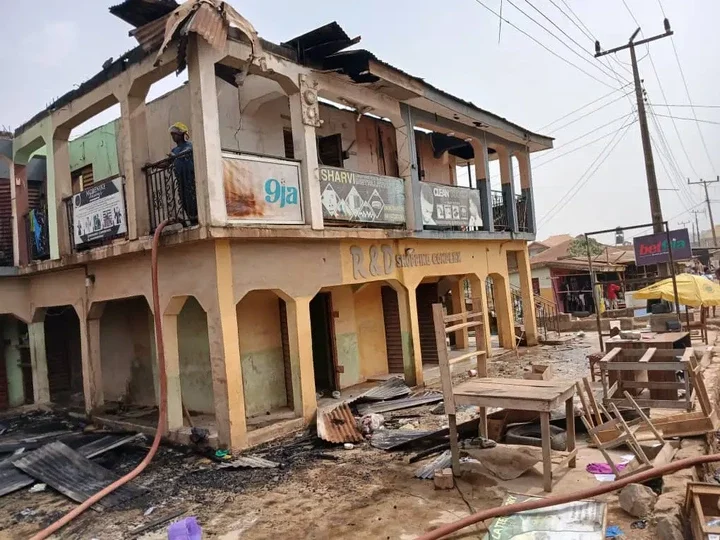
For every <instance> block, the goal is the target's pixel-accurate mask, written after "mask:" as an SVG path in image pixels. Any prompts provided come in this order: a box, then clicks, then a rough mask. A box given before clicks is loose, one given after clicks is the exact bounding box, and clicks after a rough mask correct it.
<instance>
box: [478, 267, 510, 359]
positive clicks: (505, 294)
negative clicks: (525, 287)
mask: <svg viewBox="0 0 720 540" xmlns="http://www.w3.org/2000/svg"><path fill="white" fill-rule="evenodd" d="M485 283H486V287H487V303H488V316H489V318H490V330H491V334H492V335H493V337H492V338H491V344H492V347H493V348H496V347H497V348H501V349H508V350H511V349H515V347H516V345H515V317H514V311H513V299H512V295H511V292H510V284H509V283H508V279H507V278H506V277H505V276H503V275H502V274H498V273H491V274H489V275H488V277H487V278H486V280H485ZM495 336H497V339H496V338H495Z"/></svg>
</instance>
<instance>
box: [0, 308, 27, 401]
mask: <svg viewBox="0 0 720 540" xmlns="http://www.w3.org/2000/svg"><path fill="white" fill-rule="evenodd" d="M0 338H1V340H2V341H0V411H4V410H6V409H9V408H12V407H19V406H21V405H25V404H30V403H32V402H33V382H32V363H31V359H30V347H29V345H28V328H27V324H25V323H24V322H23V321H21V320H20V319H18V318H17V317H15V316H13V315H0Z"/></svg>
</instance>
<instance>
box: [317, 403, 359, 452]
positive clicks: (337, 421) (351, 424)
mask: <svg viewBox="0 0 720 540" xmlns="http://www.w3.org/2000/svg"><path fill="white" fill-rule="evenodd" d="M317 432H318V437H320V438H321V439H322V440H323V441H327V442H331V443H346V442H362V441H363V440H364V439H363V436H362V433H360V431H359V430H358V427H357V422H356V421H355V417H354V416H353V413H352V411H351V410H350V407H349V406H348V404H347V403H341V404H340V405H338V406H337V407H335V408H334V409H330V410H328V409H324V410H321V411H318V420H317Z"/></svg>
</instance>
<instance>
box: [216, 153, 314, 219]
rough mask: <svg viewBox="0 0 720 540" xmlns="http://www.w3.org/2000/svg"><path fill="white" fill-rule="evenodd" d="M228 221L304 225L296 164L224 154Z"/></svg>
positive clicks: (294, 162) (224, 182) (280, 160)
mask: <svg viewBox="0 0 720 540" xmlns="http://www.w3.org/2000/svg"><path fill="white" fill-rule="evenodd" d="M223 186H224V188H225V209H226V210H227V217H228V221H241V222H248V223H294V224H302V223H304V222H305V221H304V219H303V211H302V198H301V196H300V165H299V164H298V163H297V162H296V161H289V160H283V159H275V158H266V157H260V156H251V155H240V154H223Z"/></svg>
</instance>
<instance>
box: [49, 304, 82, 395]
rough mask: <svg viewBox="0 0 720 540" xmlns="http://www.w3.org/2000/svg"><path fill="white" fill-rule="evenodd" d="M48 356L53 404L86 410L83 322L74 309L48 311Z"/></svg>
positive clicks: (65, 307) (66, 306)
mask: <svg viewBox="0 0 720 540" xmlns="http://www.w3.org/2000/svg"><path fill="white" fill-rule="evenodd" d="M44 330H45V354H46V359H47V378H48V386H49V390H50V401H51V402H53V403H56V404H59V405H66V406H71V407H82V406H83V405H84V403H85V398H84V394H83V372H82V355H81V346H80V319H79V317H78V315H77V313H76V311H75V308H74V307H73V306H70V305H65V306H55V307H49V308H47V309H46V310H45V321H44Z"/></svg>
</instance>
